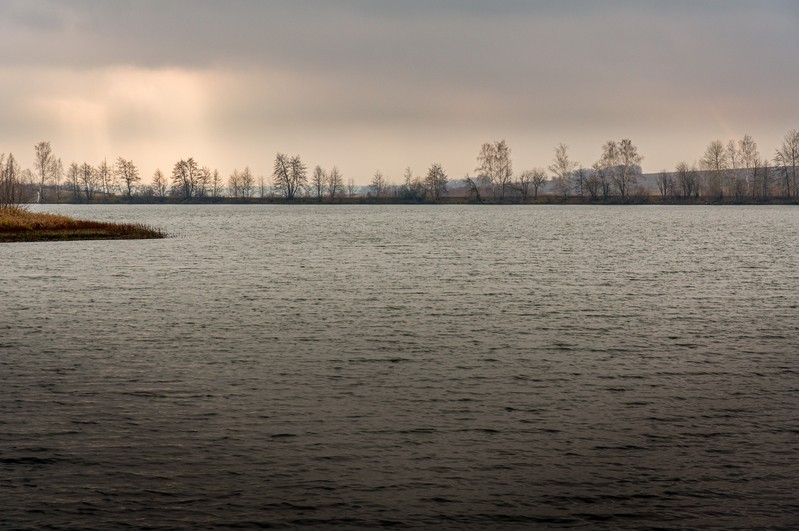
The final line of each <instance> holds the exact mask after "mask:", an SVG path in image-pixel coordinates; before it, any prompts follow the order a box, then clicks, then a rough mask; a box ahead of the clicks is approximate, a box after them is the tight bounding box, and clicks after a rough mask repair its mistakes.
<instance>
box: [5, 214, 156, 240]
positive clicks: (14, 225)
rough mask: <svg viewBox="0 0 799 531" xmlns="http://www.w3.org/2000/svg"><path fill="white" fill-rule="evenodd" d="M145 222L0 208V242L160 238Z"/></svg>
mask: <svg viewBox="0 0 799 531" xmlns="http://www.w3.org/2000/svg"><path fill="white" fill-rule="evenodd" d="M164 237H166V234H164V233H163V232H161V231H160V230H158V229H153V228H151V227H148V226H146V225H139V224H128V223H108V222H102V221H83V220H76V219H72V218H68V217H66V216H58V215H55V214H44V213H33V212H28V211H26V210H23V209H20V208H2V209H0V242H40V241H58V240H128V239H145V238H164Z"/></svg>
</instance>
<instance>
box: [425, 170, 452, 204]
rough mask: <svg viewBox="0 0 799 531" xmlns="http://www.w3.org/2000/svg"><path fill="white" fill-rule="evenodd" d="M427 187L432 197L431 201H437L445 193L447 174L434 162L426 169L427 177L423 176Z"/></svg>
mask: <svg viewBox="0 0 799 531" xmlns="http://www.w3.org/2000/svg"><path fill="white" fill-rule="evenodd" d="M425 183H427V188H428V189H429V190H430V194H431V195H432V197H433V201H439V200H441V198H443V197H444V195H445V194H446V193H447V184H448V179H447V174H446V173H445V172H444V168H442V167H441V164H438V163H435V164H433V165H432V166H430V169H429V170H427V177H426V178H425Z"/></svg>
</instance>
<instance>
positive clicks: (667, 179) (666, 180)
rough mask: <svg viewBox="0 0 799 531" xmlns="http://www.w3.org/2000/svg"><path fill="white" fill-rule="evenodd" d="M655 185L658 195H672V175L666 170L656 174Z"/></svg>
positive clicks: (664, 196)
mask: <svg viewBox="0 0 799 531" xmlns="http://www.w3.org/2000/svg"><path fill="white" fill-rule="evenodd" d="M657 185H658V191H659V192H660V197H663V198H666V197H671V196H672V195H674V186H675V185H674V176H673V175H672V174H671V173H669V172H667V171H666V170H663V171H661V172H660V173H659V174H658V176H657Z"/></svg>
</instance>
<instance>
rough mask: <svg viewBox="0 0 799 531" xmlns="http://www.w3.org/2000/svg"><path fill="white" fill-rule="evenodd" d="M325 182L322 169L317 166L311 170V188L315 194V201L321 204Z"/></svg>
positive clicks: (325, 178)
mask: <svg viewBox="0 0 799 531" xmlns="http://www.w3.org/2000/svg"><path fill="white" fill-rule="evenodd" d="M326 181H327V174H326V173H325V170H323V169H322V167H321V166H319V165H317V166H316V167H315V168H314V169H313V175H311V188H313V191H314V192H315V193H316V201H317V202H319V203H321V202H322V196H323V195H324V193H325V182H326Z"/></svg>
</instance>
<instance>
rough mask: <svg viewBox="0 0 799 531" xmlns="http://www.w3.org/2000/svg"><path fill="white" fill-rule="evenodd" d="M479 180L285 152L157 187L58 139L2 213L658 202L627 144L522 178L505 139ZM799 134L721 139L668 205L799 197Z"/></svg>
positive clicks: (662, 192) (22, 177)
mask: <svg viewBox="0 0 799 531" xmlns="http://www.w3.org/2000/svg"><path fill="white" fill-rule="evenodd" d="M476 161H477V165H476V168H475V170H474V172H473V173H472V174H467V175H465V176H464V177H463V178H462V179H459V180H454V181H453V180H450V178H449V177H448V176H447V173H446V172H445V170H444V168H443V166H442V165H441V164H440V163H434V164H432V165H431V166H430V167H429V168H428V170H427V171H426V173H424V174H423V175H414V173H413V171H412V170H411V168H410V167H408V168H406V169H405V172H404V174H403V176H402V181H401V183H400V184H394V183H391V182H389V179H388V178H387V177H386V176H385V175H384V174H383V173H382V172H381V171H380V170H378V171H376V172H375V173H374V175H373V176H372V179H371V181H370V182H369V184H368V186H357V185H356V184H355V182H354V180H353V179H352V178H349V179H347V180H346V181H345V179H344V176H343V175H342V173H341V171H340V170H339V169H338V167H336V166H333V167H332V168H330V169H329V170H326V169H324V168H322V167H321V166H319V165H317V166H315V167H314V169H313V170H312V171H310V172H309V170H308V166H307V165H306V163H305V162H304V161H303V160H302V158H301V157H300V155H287V154H285V153H277V155H276V156H275V160H274V164H273V166H272V173H271V175H270V176H268V177H265V176H263V175H258V176H256V175H255V174H254V173H253V171H252V170H251V169H250V168H249V167H245V168H244V169H234V170H233V172H232V173H230V174H229V176H228V177H227V178H224V177H223V176H222V175H220V173H219V171H218V170H216V169H213V170H212V169H211V168H209V167H208V166H203V165H201V164H199V163H198V162H197V161H196V160H195V159H194V158H193V157H189V158H186V159H181V160H179V161H177V162H176V163H175V164H174V166H173V167H172V170H171V174H169V175H168V174H165V173H164V172H162V171H161V170H160V169H156V170H155V172H154V173H153V175H152V178H151V180H150V181H151V182H150V183H149V184H143V183H142V177H141V175H140V170H139V168H138V167H137V165H136V164H134V162H133V161H132V160H129V159H125V158H124V157H118V158H117V159H116V160H115V161H114V162H113V163H111V164H109V163H108V162H107V160H103V161H101V162H100V163H99V164H97V165H92V164H89V163H87V162H83V163H81V164H79V163H76V162H72V163H70V164H69V165H68V166H65V165H64V164H63V163H62V161H61V159H60V158H58V157H56V155H55V154H54V152H53V149H52V146H51V145H50V143H49V142H39V143H38V144H36V145H35V146H34V164H33V168H31V169H24V170H23V169H21V168H20V166H19V164H18V163H17V160H16V158H15V157H14V155H13V154H8V155H5V154H0V207H3V206H9V205H19V204H22V203H26V202H62V201H72V202H93V201H97V200H99V199H100V198H102V200H103V201H138V202H166V201H170V202H180V201H204V200H228V201H236V202H249V201H257V200H259V199H260V200H276V199H279V200H283V201H289V202H290V201H299V200H302V201H306V202H307V201H313V202H319V203H322V202H336V201H341V200H344V199H346V198H349V199H352V198H356V197H358V198H361V199H366V200H374V201H389V202H391V201H397V202H440V201H444V200H451V199H452V198H454V197H460V198H461V199H463V200H468V201H473V202H479V203H482V202H493V203H507V202H512V203H527V202H531V201H539V200H540V199H541V198H544V197H545V198H546V200H548V201H552V200H557V201H580V202H619V201H620V202H636V201H646V200H649V199H651V197H652V195H653V192H654V190H653V189H650V188H648V187H646V186H644V185H642V183H641V177H642V171H641V162H642V161H643V157H642V156H641V155H640V154H639V152H638V148H637V146H636V145H635V144H634V143H633V142H632V141H631V140H630V139H627V138H624V139H621V140H608V141H607V142H605V143H604V144H603V145H602V148H601V154H600V156H599V158H598V159H597V160H596V161H595V162H593V163H592V164H591V165H590V166H588V167H586V166H584V165H582V164H580V163H579V162H577V161H575V160H573V159H572V157H571V156H570V154H569V148H568V146H566V145H565V144H558V145H557V146H556V147H555V149H554V156H553V159H552V162H551V164H549V166H548V167H547V169H546V170H545V169H543V168H530V169H524V170H522V171H521V172H518V173H515V172H514V169H513V162H512V158H511V149H510V147H509V146H508V144H507V142H506V141H505V140H497V141H494V142H487V143H484V144H483V145H482V146H481V147H480V150H479V151H478V154H477V157H476ZM798 166H799V131H797V130H791V131H789V132H788V133H786V135H785V137H784V139H783V141H782V143H781V145H780V146H779V147H778V148H777V149H776V150H775V151H774V154H773V156H772V157H770V158H769V157H766V156H763V155H761V154H760V152H759V149H758V146H757V143H756V142H755V141H754V139H753V138H752V137H751V136H749V135H744V136H743V138H741V139H738V140H729V141H728V142H727V143H726V144H725V143H724V142H722V141H720V140H714V141H712V142H711V143H710V144H709V145H708V146H707V148H706V149H705V152H704V154H703V155H702V157H701V159H700V160H699V161H698V162H697V163H694V164H691V165H689V164H688V163H687V162H679V163H677V165H676V166H675V168H674V170H673V171H667V170H663V171H661V172H660V173H658V174H657V175H656V177H655V185H656V188H657V192H656V193H655V195H657V196H659V197H660V198H661V199H662V200H672V199H673V200H682V201H707V202H724V201H731V202H758V201H767V200H771V199H782V200H788V201H799V177H798V176H797V167H798Z"/></svg>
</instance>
